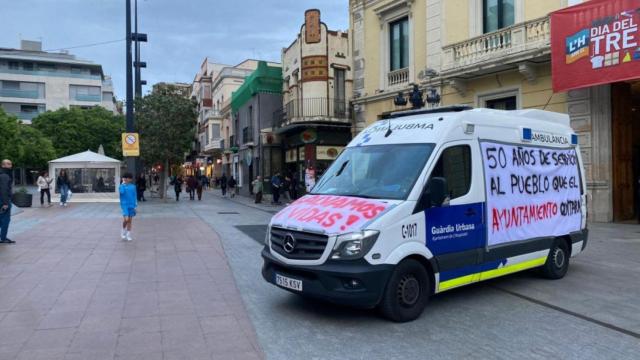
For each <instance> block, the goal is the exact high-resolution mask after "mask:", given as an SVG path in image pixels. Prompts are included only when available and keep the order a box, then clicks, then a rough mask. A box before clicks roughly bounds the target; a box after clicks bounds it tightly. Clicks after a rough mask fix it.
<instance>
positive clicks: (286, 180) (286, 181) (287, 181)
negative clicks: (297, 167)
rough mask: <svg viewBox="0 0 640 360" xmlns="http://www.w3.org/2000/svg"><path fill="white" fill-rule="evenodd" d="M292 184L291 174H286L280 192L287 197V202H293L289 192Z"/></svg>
mask: <svg viewBox="0 0 640 360" xmlns="http://www.w3.org/2000/svg"><path fill="white" fill-rule="evenodd" d="M290 186H291V178H290V177H289V175H285V176H284V179H283V180H282V187H281V188H280V194H282V197H283V198H285V201H286V203H287V204H288V203H290V202H291V197H290V194H289V187H290Z"/></svg>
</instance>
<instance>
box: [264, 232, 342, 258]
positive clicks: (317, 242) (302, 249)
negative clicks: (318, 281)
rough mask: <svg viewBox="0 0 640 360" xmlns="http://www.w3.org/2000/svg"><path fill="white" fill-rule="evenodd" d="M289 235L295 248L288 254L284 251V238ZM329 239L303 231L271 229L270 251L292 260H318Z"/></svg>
mask: <svg viewBox="0 0 640 360" xmlns="http://www.w3.org/2000/svg"><path fill="white" fill-rule="evenodd" d="M287 235H291V236H292V237H293V238H294V239H295V246H294V247H293V250H292V251H290V252H287V251H285V238H286V237H287ZM328 241H329V237H328V236H326V235H322V234H315V233H310V232H303V231H294V230H288V229H282V228H278V227H272V228H271V249H273V251H275V252H277V253H278V254H280V255H282V256H284V257H286V258H287V259H293V260H318V259H320V257H321V256H322V254H323V253H324V249H325V248H326V247H327V242H328Z"/></svg>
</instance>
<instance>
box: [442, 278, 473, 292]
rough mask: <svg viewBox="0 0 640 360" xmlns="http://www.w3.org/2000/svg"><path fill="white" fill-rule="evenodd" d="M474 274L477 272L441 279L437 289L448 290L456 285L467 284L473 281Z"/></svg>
mask: <svg viewBox="0 0 640 360" xmlns="http://www.w3.org/2000/svg"><path fill="white" fill-rule="evenodd" d="M476 275H477V274H471V275H465V276H462V277H459V278H455V279H451V280H447V281H443V282H441V283H440V285H439V286H438V290H439V291H444V290H449V289H451V288H454V287H458V286H462V285H466V284H469V283H471V282H472V281H473V278H474V277H475V276H476Z"/></svg>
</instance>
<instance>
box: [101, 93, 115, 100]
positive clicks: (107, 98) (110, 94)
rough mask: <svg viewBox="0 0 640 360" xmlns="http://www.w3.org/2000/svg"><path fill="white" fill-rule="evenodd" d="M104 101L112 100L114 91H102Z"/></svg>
mask: <svg viewBox="0 0 640 360" xmlns="http://www.w3.org/2000/svg"><path fill="white" fill-rule="evenodd" d="M102 101H106V102H111V101H113V93H112V92H109V91H105V92H103V93H102Z"/></svg>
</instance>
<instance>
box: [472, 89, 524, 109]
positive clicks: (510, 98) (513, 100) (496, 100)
mask: <svg viewBox="0 0 640 360" xmlns="http://www.w3.org/2000/svg"><path fill="white" fill-rule="evenodd" d="M519 97H520V90H518V89H512V90H505V91H500V92H496V93H490V94H483V95H480V96H478V106H479V107H486V108H489V109H496V110H517V109H518V108H519V107H520V106H519V105H518V103H519V101H518V98H519Z"/></svg>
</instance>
